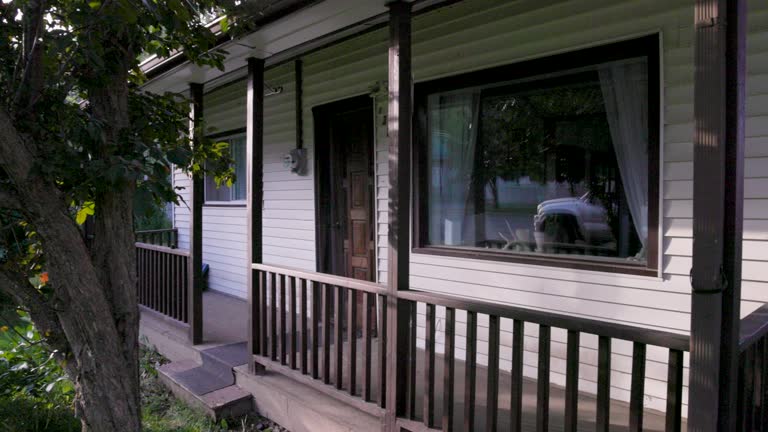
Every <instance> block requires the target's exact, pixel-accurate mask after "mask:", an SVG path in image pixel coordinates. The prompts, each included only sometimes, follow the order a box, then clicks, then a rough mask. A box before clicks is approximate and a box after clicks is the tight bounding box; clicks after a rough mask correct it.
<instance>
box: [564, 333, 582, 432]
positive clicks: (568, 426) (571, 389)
mask: <svg viewBox="0 0 768 432" xmlns="http://www.w3.org/2000/svg"><path fill="white" fill-rule="evenodd" d="M579 338H580V335H579V332H577V331H575V330H568V348H567V354H566V358H565V361H566V366H565V432H576V426H577V422H578V411H579V345H580V341H579Z"/></svg>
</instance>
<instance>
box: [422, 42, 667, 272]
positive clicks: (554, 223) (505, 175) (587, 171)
mask: <svg viewBox="0 0 768 432" xmlns="http://www.w3.org/2000/svg"><path fill="white" fill-rule="evenodd" d="M654 39H655V38H654ZM600 51H601V50H600V49H598V50H593V51H592V52H590V53H588V54H590V55H586V54H587V53H584V54H585V57H576V58H579V60H578V61H576V62H575V63H576V64H573V63H572V64H568V63H567V62H565V63H564V62H562V61H552V62H551V65H552V66H554V67H552V68H547V67H546V66H544V67H542V65H545V62H543V61H538V63H536V65H537V66H536V67H533V68H531V69H532V70H534V71H536V72H538V73H534V74H531V75H527V76H520V75H522V74H521V73H520V72H519V71H518V72H517V75H518V76H519V77H515V78H513V79H509V80H506V79H504V78H505V74H504V73H503V72H504V71H503V70H499V69H497V70H495V71H494V73H493V74H489V75H488V81H486V82H483V80H482V79H481V77H482V75H480V74H478V73H475V74H473V76H472V78H471V79H468V80H466V81H463V82H464V83H471V84H473V85H471V86H467V87H461V86H460V84H459V88H450V87H449V86H441V87H442V88H439V89H437V91H430V92H428V93H427V94H425V95H421V96H422V104H423V105H425V106H424V107H422V112H423V113H424V115H423V117H425V119H424V120H423V123H424V124H423V125H422V127H425V128H426V131H425V132H426V133H425V134H424V140H425V142H424V143H423V145H422V152H423V154H422V155H421V167H422V169H423V170H424V172H423V173H421V174H420V178H422V181H423V184H422V188H421V196H422V198H421V199H422V200H424V201H425V202H423V203H421V204H422V207H423V210H422V212H421V214H420V217H421V220H420V224H419V228H420V229H421V230H424V232H422V233H420V240H421V245H420V246H422V247H425V248H432V249H433V250H442V251H443V253H445V252H454V253H462V252H465V253H472V254H475V255H478V254H483V253H484V252H486V253H490V254H491V255H492V256H494V257H496V258H499V257H501V258H503V257H505V256H506V257H509V258H511V259H515V258H516V257H518V258H519V257H523V258H526V259H529V260H530V259H537V258H544V259H548V260H549V262H554V263H557V262H560V263H562V262H564V261H567V262H570V263H572V264H573V263H576V266H577V267H578V266H579V265H578V263H579V262H581V263H602V264H603V265H606V266H613V267H616V266H617V265H618V266H622V267H639V268H645V269H647V268H648V267H652V268H653V267H655V265H656V263H655V262H653V261H654V260H655V259H656V255H655V254H656V252H655V248H656V239H655V235H656V234H655V233H656V227H655V226H653V227H649V225H651V224H653V225H655V221H654V220H651V219H652V217H655V215H657V213H656V211H657V210H656V208H655V207H656V204H655V203H656V200H657V199H658V197H657V196H654V195H656V194H657V192H656V189H657V186H656V184H657V183H656V182H657V181H658V178H657V175H656V174H654V173H655V172H657V170H658V168H657V164H658V162H657V153H656V152H657V151H658V144H657V138H656V137H655V136H654V134H657V132H656V131H657V127H656V125H655V123H657V122H658V115H656V116H655V117H654V116H653V113H654V112H658V111H656V110H657V109H658V101H657V100H656V98H655V97H654V96H653V94H654V92H656V94H657V93H658V84H657V79H656V78H655V75H656V74H657V73H658V72H657V70H653V68H654V67H657V66H654V65H655V64H656V60H655V59H652V58H651V56H650V55H649V53H648V52H645V51H643V50H640V51H639V52H638V50H634V52H633V51H624V50H621V52H622V54H621V55H617V50H605V49H604V51H606V52H610V53H613V54H612V55H611V56H607V57H608V58H601V57H600V56H599V55H595V54H599V53H600ZM561 59H562V57H561ZM585 59H589V60H590V61H585ZM515 68H516V67H515V66H511V67H509V71H510V72H511V73H510V75H514V74H515V71H514V69H515ZM517 68H522V69H523V70H525V65H520V66H518V67H517ZM548 69H549V70H548ZM500 72H501V73H500ZM453 82H454V83H462V80H453ZM654 87H655V88H654ZM653 104H656V106H653ZM650 207H654V208H653V209H650ZM649 216H652V217H649ZM572 266H573V265H572Z"/></svg>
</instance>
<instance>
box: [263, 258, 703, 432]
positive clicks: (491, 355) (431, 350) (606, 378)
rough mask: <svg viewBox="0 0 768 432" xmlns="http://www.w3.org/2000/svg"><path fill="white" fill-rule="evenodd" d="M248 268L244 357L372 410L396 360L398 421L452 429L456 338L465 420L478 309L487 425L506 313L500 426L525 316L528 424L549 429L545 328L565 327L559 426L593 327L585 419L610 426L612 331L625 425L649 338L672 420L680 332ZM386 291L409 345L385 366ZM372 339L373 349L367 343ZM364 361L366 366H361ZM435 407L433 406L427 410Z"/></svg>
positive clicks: (639, 390) (633, 414) (471, 408)
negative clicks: (461, 329) (664, 365)
mask: <svg viewBox="0 0 768 432" xmlns="http://www.w3.org/2000/svg"><path fill="white" fill-rule="evenodd" d="M253 270H254V277H255V278H257V279H255V280H258V281H259V283H258V284H255V285H256V288H255V290H256V291H258V292H253V293H252V299H253V302H252V307H253V309H252V313H253V326H254V332H253V340H252V341H251V342H252V346H253V349H254V354H255V358H256V362H257V363H259V364H261V365H263V366H266V367H268V368H277V369H279V370H281V371H283V372H285V373H288V374H291V375H293V376H294V377H296V378H297V379H300V380H303V381H304V382H306V383H307V384H309V385H312V386H313V387H314V388H317V389H319V390H321V391H323V392H325V393H328V394H331V395H333V396H335V397H337V398H340V399H343V400H345V401H347V402H349V403H352V404H354V405H355V406H357V407H359V408H362V409H364V410H366V411H368V412H369V413H372V414H378V415H380V414H382V413H383V412H384V410H388V409H394V407H386V406H384V405H385V404H384V402H383V401H384V400H385V399H386V398H385V397H384V394H385V392H386V388H385V385H384V384H385V383H386V374H387V373H394V372H395V370H397V368H407V376H408V379H407V391H406V392H405V394H406V395H407V396H406V398H407V400H406V401H405V406H406V413H405V416H404V417H402V418H399V419H398V422H399V423H400V424H401V426H403V427H405V428H406V429H408V430H430V429H433V428H437V427H439V428H441V429H442V430H444V431H451V430H454V427H455V423H458V422H456V421H455V419H456V412H455V410H456V402H458V401H455V400H454V394H455V391H454V386H455V383H456V381H457V380H460V379H461V378H462V377H457V376H456V370H457V367H456V364H457V359H456V356H455V354H456V351H457V348H458V349H461V348H464V349H465V353H466V356H465V361H464V367H463V369H464V376H463V380H464V389H465V391H464V395H463V398H464V400H463V411H464V412H463V416H462V421H461V423H462V426H461V427H460V429H462V430H476V428H477V424H476V421H475V414H476V410H477V405H478V404H477V403H476V402H477V400H476V399H477V396H478V395H477V394H476V393H477V392H476V388H477V384H478V382H477V379H478V375H479V374H478V365H477V359H478V340H479V338H478V333H477V329H478V320H479V317H482V318H483V322H485V320H486V319H487V323H488V352H487V366H486V367H485V369H486V371H487V372H486V373H485V374H484V375H485V377H486V378H485V379H486V382H485V389H486V390H485V393H486V394H485V395H484V397H485V404H484V409H485V410H486V412H485V418H486V425H485V430H488V431H495V430H497V425H498V420H499V378H500V373H499V372H500V370H499V362H500V348H501V320H502V319H506V320H511V321H512V367H511V381H512V382H511V386H510V388H511V389H512V390H511V402H510V404H509V406H506V407H504V408H505V409H509V412H510V414H509V416H510V418H509V422H510V425H511V430H513V431H520V430H522V413H523V381H524V380H525V378H524V374H523V352H524V344H523V341H524V329H525V327H526V326H527V325H535V326H537V327H538V330H539V335H538V352H539V356H538V364H537V380H536V388H537V398H536V430H539V431H546V430H548V427H549V414H550V409H549V399H550V397H549V396H550V352H551V351H550V350H551V344H552V339H551V334H552V329H553V328H560V329H565V330H566V331H567V349H566V351H567V356H566V357H567V358H566V378H565V381H566V385H565V408H564V423H565V430H566V431H575V430H576V427H577V421H578V420H579V419H578V414H577V413H578V404H579V390H578V381H579V365H580V358H579V354H580V353H579V347H580V337H581V335H582V334H592V335H597V337H598V341H599V344H598V373H597V402H596V403H597V405H596V408H597V409H596V418H595V419H593V420H594V422H595V424H596V425H597V430H599V431H607V430H608V428H609V425H610V407H611V398H610V388H611V342H612V340H614V339H621V340H626V341H630V342H632V345H633V353H632V371H631V376H632V379H631V390H630V404H629V425H628V426H629V430H631V431H639V430H642V429H643V416H644V412H645V410H644V397H645V396H644V395H645V388H644V385H645V378H646V372H645V365H646V350H647V346H649V345H651V346H656V347H661V348H663V349H666V350H667V351H668V373H667V375H668V379H667V399H666V400H667V409H666V430H668V431H679V430H680V429H681V411H682V402H683V397H682V396H683V353H684V352H685V351H688V350H689V339H688V336H685V335H680V334H675V333H669V332H663V331H656V330H649V329H641V328H636V327H631V326H625V325H620V324H613V323H606V322H602V321H596V320H590V319H584V318H579V317H573V316H568V315H560V314H553V313H548V312H542V311H534V310H528V309H523V308H518V307H514V306H507V305H499V304H493V303H488V302H482V301H473V300H467V299H464V298H458V297H453V296H448V295H442V294H436V293H431V292H422V291H405V292H399V293H397V294H393V293H390V292H389V291H387V289H386V288H385V287H384V286H382V285H379V284H375V283H370V282H362V281H358V280H355V279H349V278H343V277H337V276H330V275H325V274H317V273H310V272H304V271H299V270H293V269H288V268H283V267H277V266H270V265H263V264H254V265H253ZM297 290H298V291H297ZM393 297H394V298H397V299H398V300H399V302H398V304H400V305H403V304H406V305H410V310H409V316H410V325H409V329H410V330H409V335H408V344H409V355H408V358H403V359H398V361H397V364H388V363H387V357H386V349H383V347H386V340H387V334H386V329H387V325H386V316H387V314H386V312H387V303H388V302H387V300H388V299H390V300H391V299H392V298H393ZM358 299H361V300H358ZM286 302H287V303H286ZM375 304H378V307H376V306H375ZM399 307H402V306H399ZM438 307H440V311H441V312H443V313H444V316H443V317H442V318H441V319H442V322H443V323H444V325H442V326H441V327H442V332H443V334H444V338H443V340H442V343H443V344H442V347H443V349H442V351H443V353H444V354H443V355H442V360H441V362H442V366H443V367H442V377H438V376H436V375H437V373H436V372H437V368H436V366H437V365H438V352H437V350H436V345H437V343H438V341H437V339H436V335H437V332H436V328H437V322H438V317H437V308H438ZM418 311H423V312H424V313H423V319H422V321H423V323H424V326H423V332H424V337H422V338H421V340H423V343H424V347H423V350H422V349H419V348H418V347H417V328H419V325H418V322H419V313H418ZM310 312H311V313H310ZM377 312H378V313H377ZM459 314H461V316H466V320H465V321H466V332H465V335H462V336H464V338H463V339H464V340H465V345H464V346H463V347H457V340H460V338H458V337H457V336H459V335H458V334H457V332H456V328H457V325H456V324H457V315H459ZM377 316H378V322H377V320H376V317H377ZM358 317H360V318H359V319H358ZM374 326H375V328H374ZM358 339H359V340H358ZM358 343H359V344H360V347H358V346H357V345H358ZM483 343H485V342H484V341H483ZM374 346H375V349H372V347H374ZM422 351H423V353H422ZM358 355H360V356H361V357H362V359H361V360H362V361H361V362H360V367H361V370H358V369H357V364H358V362H357V356H358ZM417 357H418V362H417ZM375 363H377V364H378V367H375V366H373V365H374V364H375ZM417 363H418V364H420V365H423V371H422V373H421V374H422V376H420V377H417V367H416V365H417ZM436 384H441V385H442V386H443V390H442V391H441V392H439V393H440V394H442V403H441V405H440V406H438V400H437V398H436V392H435V387H436ZM482 396H483V395H481V397H482ZM417 400H418V401H420V402H421V410H420V411H421V412H417ZM438 411H439V412H441V418H439V419H438V418H437V413H438ZM582 420H583V419H582Z"/></svg>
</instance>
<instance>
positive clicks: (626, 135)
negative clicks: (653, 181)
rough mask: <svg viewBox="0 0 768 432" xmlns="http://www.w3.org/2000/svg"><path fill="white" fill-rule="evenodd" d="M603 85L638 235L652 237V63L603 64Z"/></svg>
mask: <svg viewBox="0 0 768 432" xmlns="http://www.w3.org/2000/svg"><path fill="white" fill-rule="evenodd" d="M599 73H600V87H601V88H602V93H603V98H604V100H605V110H606V115H607V117H608V124H609V127H610V130H611V139H612V140H613V147H614V150H615V152H616V160H617V161H618V164H619V172H620V174H621V182H622V183H623V185H624V192H625V196H626V198H627V203H628V207H629V211H630V214H632V219H633V220H634V222H635V230H636V231H637V236H638V237H639V238H640V241H641V242H642V244H643V249H645V245H646V241H647V238H648V67H647V63H646V62H645V61H644V60H638V61H631V62H616V63H609V64H606V65H605V66H603V67H601V68H600V70H599Z"/></svg>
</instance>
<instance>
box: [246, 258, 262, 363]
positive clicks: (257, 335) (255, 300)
mask: <svg viewBox="0 0 768 432" xmlns="http://www.w3.org/2000/svg"><path fill="white" fill-rule="evenodd" d="M248 271H250V272H251V281H252V282H251V284H252V285H251V286H250V289H251V292H250V293H249V294H250V296H249V300H250V301H249V305H248V306H249V308H250V311H249V313H250V314H251V323H250V325H251V335H250V336H251V344H250V348H251V350H253V352H249V353H248V354H249V355H259V356H260V355H261V316H259V314H260V313H261V305H259V301H260V300H261V296H260V294H259V293H260V292H261V270H255V269H253V268H251V269H249V270H248ZM253 366H255V365H251V367H253ZM256 369H257V368H254V371H256Z"/></svg>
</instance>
